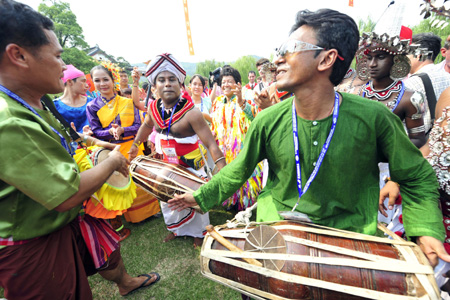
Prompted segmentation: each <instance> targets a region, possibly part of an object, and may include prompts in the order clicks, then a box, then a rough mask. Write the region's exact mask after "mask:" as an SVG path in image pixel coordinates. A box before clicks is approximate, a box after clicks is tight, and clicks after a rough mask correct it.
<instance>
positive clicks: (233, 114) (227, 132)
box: [211, 66, 262, 210]
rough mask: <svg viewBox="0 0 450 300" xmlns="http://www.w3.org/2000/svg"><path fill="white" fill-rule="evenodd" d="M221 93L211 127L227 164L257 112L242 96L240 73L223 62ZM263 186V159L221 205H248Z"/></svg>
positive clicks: (239, 147) (231, 159)
mask: <svg viewBox="0 0 450 300" xmlns="http://www.w3.org/2000/svg"><path fill="white" fill-rule="evenodd" d="M219 82H220V83H221V84H220V85H221V88H222V90H223V93H224V94H223V95H221V96H218V97H217V98H216V99H215V101H214V103H213V106H212V109H211V118H212V122H211V127H212V128H211V131H212V132H213V134H214V136H215V138H216V141H217V143H218V145H219V148H220V150H222V152H223V154H224V156H225V159H226V163H227V164H229V163H230V162H231V161H233V160H234V159H235V158H236V156H237V155H238V154H239V152H240V150H241V149H242V147H243V145H244V143H243V142H244V138H245V134H246V133H247V130H248V128H249V126H250V122H251V120H253V118H254V116H255V115H256V107H255V106H253V105H251V104H249V103H248V102H246V101H245V100H244V99H243V97H242V86H241V75H240V74H239V72H238V71H237V70H236V69H234V68H232V67H230V66H225V67H224V68H223V69H222V71H221V75H220V81H219ZM261 189H262V163H259V164H258V167H257V168H256V169H255V171H254V172H253V174H252V176H251V177H250V178H249V179H248V180H247V182H246V183H245V184H244V185H243V186H242V187H241V188H240V189H239V190H238V191H236V193H235V194H234V195H233V196H231V197H230V198H229V199H228V200H227V201H226V202H224V205H227V206H228V207H234V208H236V209H237V210H244V209H245V208H247V207H249V206H251V205H252V204H253V203H254V202H255V201H256V198H257V197H258V195H259V192H260V191H261Z"/></svg>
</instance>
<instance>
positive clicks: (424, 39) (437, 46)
mask: <svg viewBox="0 0 450 300" xmlns="http://www.w3.org/2000/svg"><path fill="white" fill-rule="evenodd" d="M441 42H442V39H441V38H440V37H439V36H437V35H435V34H433V33H431V32H424V33H418V34H415V35H413V36H412V44H419V45H420V47H419V48H425V49H427V50H428V51H433V56H432V57H431V60H432V61H434V60H435V59H436V57H437V56H438V55H439V52H440V51H441Z"/></svg>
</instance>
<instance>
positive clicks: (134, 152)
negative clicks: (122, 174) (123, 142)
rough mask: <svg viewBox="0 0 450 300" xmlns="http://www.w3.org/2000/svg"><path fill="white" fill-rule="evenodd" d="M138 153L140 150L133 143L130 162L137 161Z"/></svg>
mask: <svg viewBox="0 0 450 300" xmlns="http://www.w3.org/2000/svg"><path fill="white" fill-rule="evenodd" d="M138 152H139V148H138V147H137V146H136V144H134V143H133V145H131V148H130V150H129V151H128V160H129V161H132V160H133V159H135V158H136V156H137V154H138Z"/></svg>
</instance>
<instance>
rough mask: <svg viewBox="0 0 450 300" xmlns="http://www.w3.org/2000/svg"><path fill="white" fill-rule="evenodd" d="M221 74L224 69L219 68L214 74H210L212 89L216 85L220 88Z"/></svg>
mask: <svg viewBox="0 0 450 300" xmlns="http://www.w3.org/2000/svg"><path fill="white" fill-rule="evenodd" d="M220 72H222V68H221V67H218V68H217V69H215V70H214V71H212V72H209V86H210V87H211V88H212V87H213V86H214V83H217V85H219V86H220V82H219V81H220Z"/></svg>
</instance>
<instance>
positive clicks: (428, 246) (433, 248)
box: [416, 236, 450, 268]
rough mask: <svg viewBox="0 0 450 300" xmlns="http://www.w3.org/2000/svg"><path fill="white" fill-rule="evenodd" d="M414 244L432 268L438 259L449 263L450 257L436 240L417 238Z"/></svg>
mask: <svg viewBox="0 0 450 300" xmlns="http://www.w3.org/2000/svg"><path fill="white" fill-rule="evenodd" d="M416 244H417V245H419V247H420V249H421V250H422V251H423V253H425V255H426V256H427V258H428V260H429V261H430V264H431V266H432V267H433V268H434V267H435V266H436V265H437V264H438V262H439V260H438V258H440V259H442V260H443V261H446V262H450V255H448V253H447V251H445V248H444V244H442V242H441V241H439V240H438V239H436V238H434V237H431V236H419V237H417V239H416Z"/></svg>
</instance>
